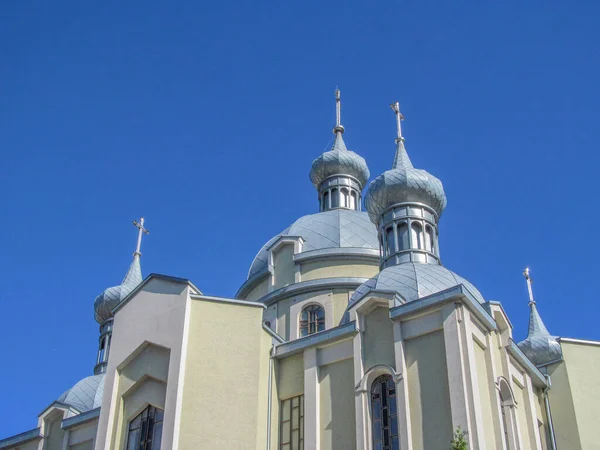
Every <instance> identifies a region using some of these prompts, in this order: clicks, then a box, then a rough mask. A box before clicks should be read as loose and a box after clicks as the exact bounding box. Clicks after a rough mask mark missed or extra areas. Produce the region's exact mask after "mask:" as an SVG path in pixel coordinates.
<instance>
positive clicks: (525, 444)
mask: <svg viewBox="0 0 600 450" xmlns="http://www.w3.org/2000/svg"><path fill="white" fill-rule="evenodd" d="M512 388H513V394H514V396H515V403H516V404H517V406H516V411H517V427H518V428H519V432H520V433H521V450H529V449H531V448H532V447H531V431H532V430H530V427H529V420H528V418H527V412H526V409H525V396H524V393H523V387H521V386H520V385H519V384H518V383H516V382H514V379H513V383H512Z"/></svg>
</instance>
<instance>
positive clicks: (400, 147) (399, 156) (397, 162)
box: [390, 102, 413, 169]
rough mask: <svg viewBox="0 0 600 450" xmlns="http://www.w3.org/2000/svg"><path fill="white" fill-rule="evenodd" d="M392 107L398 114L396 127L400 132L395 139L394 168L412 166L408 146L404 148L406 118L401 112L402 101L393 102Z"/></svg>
mask: <svg viewBox="0 0 600 450" xmlns="http://www.w3.org/2000/svg"><path fill="white" fill-rule="evenodd" d="M390 108H392V110H393V111H394V113H395V114H396V129H397V134H398V135H397V137H396V140H395V142H396V156H395V157H394V164H393V165H392V169H402V168H405V167H408V168H412V167H413V165H412V162H411V161H410V158H409V157H408V153H406V148H404V136H402V121H403V120H404V115H403V114H402V113H401V112H400V102H394V103H392V104H391V105H390Z"/></svg>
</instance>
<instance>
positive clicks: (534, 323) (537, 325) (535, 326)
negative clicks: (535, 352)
mask: <svg viewBox="0 0 600 450" xmlns="http://www.w3.org/2000/svg"><path fill="white" fill-rule="evenodd" d="M523 276H524V277H525V280H526V281H527V291H528V292H529V333H528V335H527V337H528V338H529V337H532V336H539V335H543V336H550V333H549V332H548V329H547V328H546V325H544V322H543V321H542V318H541V316H540V313H539V312H538V310H537V307H536V304H535V300H534V299H533V290H532V289H531V284H532V283H533V279H532V278H531V275H530V273H529V267H525V270H524V271H523Z"/></svg>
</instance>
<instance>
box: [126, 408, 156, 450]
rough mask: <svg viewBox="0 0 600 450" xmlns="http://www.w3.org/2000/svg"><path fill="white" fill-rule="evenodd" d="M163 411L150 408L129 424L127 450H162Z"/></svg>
mask: <svg viewBox="0 0 600 450" xmlns="http://www.w3.org/2000/svg"><path fill="white" fill-rule="evenodd" d="M162 425H163V410H162V409H158V408H155V407H154V406H148V407H147V408H146V409H145V410H143V411H142V412H141V413H140V414H139V415H138V416H137V417H136V418H135V419H133V420H132V421H131V422H129V433H128V435H127V450H142V449H143V450H160V440H161V438H162Z"/></svg>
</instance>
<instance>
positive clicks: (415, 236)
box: [412, 223, 424, 249]
mask: <svg viewBox="0 0 600 450" xmlns="http://www.w3.org/2000/svg"><path fill="white" fill-rule="evenodd" d="M412 245H413V248H419V249H422V248H424V246H423V227H422V226H421V224H420V223H413V224H412Z"/></svg>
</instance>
